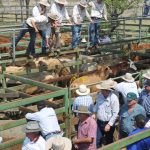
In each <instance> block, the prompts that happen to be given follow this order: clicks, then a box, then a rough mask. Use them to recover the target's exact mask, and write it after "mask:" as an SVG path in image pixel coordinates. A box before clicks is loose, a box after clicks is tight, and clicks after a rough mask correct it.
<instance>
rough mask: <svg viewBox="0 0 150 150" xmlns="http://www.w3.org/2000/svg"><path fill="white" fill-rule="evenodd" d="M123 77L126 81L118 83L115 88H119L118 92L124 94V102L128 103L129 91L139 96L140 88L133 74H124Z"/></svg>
mask: <svg viewBox="0 0 150 150" xmlns="http://www.w3.org/2000/svg"><path fill="white" fill-rule="evenodd" d="M122 79H123V80H124V81H123V82H121V83H118V84H117V85H116V86H115V87H114V88H115V90H117V91H118V92H120V93H121V94H122V96H123V99H124V103H127V100H126V96H127V93H129V92H133V93H135V94H136V95H137V97H139V94H138V88H137V85H136V83H135V80H134V78H133V77H132V74H131V73H126V74H125V75H124V76H122Z"/></svg>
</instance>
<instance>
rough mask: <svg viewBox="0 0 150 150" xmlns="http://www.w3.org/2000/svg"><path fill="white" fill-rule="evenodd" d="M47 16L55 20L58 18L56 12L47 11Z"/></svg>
mask: <svg viewBox="0 0 150 150" xmlns="http://www.w3.org/2000/svg"><path fill="white" fill-rule="evenodd" d="M47 16H48V17H49V18H51V19H52V20H55V21H57V20H59V16H58V15H57V14H56V13H48V14H47Z"/></svg>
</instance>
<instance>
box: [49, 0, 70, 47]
mask: <svg viewBox="0 0 150 150" xmlns="http://www.w3.org/2000/svg"><path fill="white" fill-rule="evenodd" d="M66 4H67V1H66V0H55V1H54V3H53V4H52V6H51V9H50V12H51V13H56V14H57V15H58V16H59V20H58V23H59V24H61V23H62V21H63V20H64V19H65V18H66V19H67V20H68V22H69V23H71V20H70V17H69V15H68V11H67V9H66V7H65V5H66ZM52 34H53V35H55V38H56V42H55V48H60V46H61V45H60V37H61V34H60V27H55V28H52Z"/></svg>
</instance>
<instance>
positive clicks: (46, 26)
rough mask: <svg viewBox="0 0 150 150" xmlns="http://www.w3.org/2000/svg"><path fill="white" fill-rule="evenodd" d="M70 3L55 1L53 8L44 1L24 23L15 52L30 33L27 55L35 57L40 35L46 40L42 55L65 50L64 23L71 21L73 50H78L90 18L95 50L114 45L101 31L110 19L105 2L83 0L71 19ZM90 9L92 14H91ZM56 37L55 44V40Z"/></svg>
mask: <svg viewBox="0 0 150 150" xmlns="http://www.w3.org/2000/svg"><path fill="white" fill-rule="evenodd" d="M66 4H67V1H66V0H54V3H52V5H50V4H49V3H48V1H47V0H41V1H40V2H38V4H37V5H36V6H35V7H34V8H33V10H32V16H31V17H29V18H27V20H26V21H25V22H24V23H23V25H22V29H21V31H20V33H19V34H18V36H17V37H16V39H15V42H14V43H12V45H11V51H10V53H11V54H12V49H13V48H14V47H16V46H17V44H18V42H19V41H20V40H21V39H22V37H23V36H24V35H25V33H26V32H29V35H30V41H29V45H28V47H27V51H26V54H27V55H29V56H31V57H33V56H35V54H36V53H35V40H36V35H37V33H38V34H39V35H40V36H41V37H42V46H41V51H42V54H45V53H46V48H49V49H57V50H59V49H60V47H61V30H60V29H61V26H63V23H62V22H63V21H64V20H67V22H68V25H69V26H70V31H72V42H71V45H72V49H75V48H76V47H77V46H78V45H79V43H80V42H81V33H82V24H83V22H84V20H85V18H87V19H88V20H89V22H90V23H89V27H88V28H89V29H88V30H89V33H88V34H89V41H90V46H91V47H97V46H98V44H100V43H107V42H110V41H111V40H110V38H109V37H108V36H107V34H106V33H105V35H103V33H102V32H101V31H100V20H101V18H104V19H105V20H106V21H108V19H107V9H106V5H105V3H104V2H103V0H95V1H91V2H89V3H88V2H87V1H86V0H79V2H78V3H77V4H76V5H75V6H74V7H73V10H72V15H71V16H69V14H68V11H67V9H66ZM87 7H89V9H90V12H91V13H89V12H88V10H87ZM54 36H55V40H54V38H53V37H54Z"/></svg>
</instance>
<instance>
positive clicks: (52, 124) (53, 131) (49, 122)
mask: <svg viewBox="0 0 150 150" xmlns="http://www.w3.org/2000/svg"><path fill="white" fill-rule="evenodd" d="M37 106H38V110H39V111H38V112H35V113H27V114H26V116H25V117H26V119H28V120H35V121H38V122H39V125H40V127H41V129H42V131H41V133H42V136H43V137H44V138H45V139H46V140H47V139H49V138H50V137H52V136H56V135H60V134H61V130H60V126H59V124H58V120H57V116H56V113H55V110H54V109H53V108H48V107H46V105H45V103H44V102H39V104H38V105H37Z"/></svg>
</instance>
